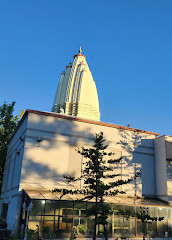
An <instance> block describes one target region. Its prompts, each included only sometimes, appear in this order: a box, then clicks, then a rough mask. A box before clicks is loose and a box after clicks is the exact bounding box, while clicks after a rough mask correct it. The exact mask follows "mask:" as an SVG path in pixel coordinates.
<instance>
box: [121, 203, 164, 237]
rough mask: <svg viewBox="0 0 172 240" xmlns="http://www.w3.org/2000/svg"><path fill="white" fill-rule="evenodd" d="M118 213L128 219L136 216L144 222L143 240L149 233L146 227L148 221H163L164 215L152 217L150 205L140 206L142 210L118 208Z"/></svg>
mask: <svg viewBox="0 0 172 240" xmlns="http://www.w3.org/2000/svg"><path fill="white" fill-rule="evenodd" d="M117 214H119V215H123V216H124V217H125V218H126V219H128V218H130V217H135V218H137V219H139V220H141V222H142V223H143V225H142V227H143V229H142V230H143V240H144V239H145V237H146V235H147V229H146V224H147V223H148V222H157V221H162V220H163V219H164V217H151V216H150V214H149V208H148V207H140V212H137V213H135V212H131V211H129V210H127V211H123V210H118V212H117Z"/></svg>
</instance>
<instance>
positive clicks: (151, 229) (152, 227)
mask: <svg viewBox="0 0 172 240" xmlns="http://www.w3.org/2000/svg"><path fill="white" fill-rule="evenodd" d="M147 225H148V226H147V229H148V232H147V234H148V237H150V238H154V237H155V236H156V232H157V229H156V226H157V222H148V223H147Z"/></svg>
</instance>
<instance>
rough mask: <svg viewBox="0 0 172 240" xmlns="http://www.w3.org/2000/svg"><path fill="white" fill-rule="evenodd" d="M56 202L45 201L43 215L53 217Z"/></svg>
mask: <svg viewBox="0 0 172 240" xmlns="http://www.w3.org/2000/svg"><path fill="white" fill-rule="evenodd" d="M55 207H56V201H53V200H46V202H45V215H54V211H55Z"/></svg>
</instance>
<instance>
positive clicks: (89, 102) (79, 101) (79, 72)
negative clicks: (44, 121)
mask: <svg viewBox="0 0 172 240" xmlns="http://www.w3.org/2000/svg"><path fill="white" fill-rule="evenodd" d="M52 111H53V112H57V113H63V114H67V115H71V116H74V117H78V118H85V119H90V120H95V121H100V112H99V100H98V95H97V89H96V85H95V82H94V80H93V77H92V73H91V71H90V69H89V67H88V64H87V62H86V57H85V56H84V55H82V50H81V47H80V49H79V53H78V54H76V55H75V56H74V61H73V63H72V65H71V64H70V65H68V66H67V67H66V72H65V73H63V74H62V75H61V78H60V82H59V85H58V89H57V92H56V96H55V100H54V105H53V108H52Z"/></svg>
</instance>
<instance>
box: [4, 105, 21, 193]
mask: <svg viewBox="0 0 172 240" xmlns="http://www.w3.org/2000/svg"><path fill="white" fill-rule="evenodd" d="M14 105H15V102H12V103H11V104H6V103H4V104H3V105H2V106H0V190H1V187H2V179H3V175H4V167H5V160H6V155H7V147H8V141H9V139H10V136H11V134H12V132H13V130H14V129H15V127H16V126H17V123H18V117H17V116H15V117H14V116H13V111H14Z"/></svg>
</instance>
